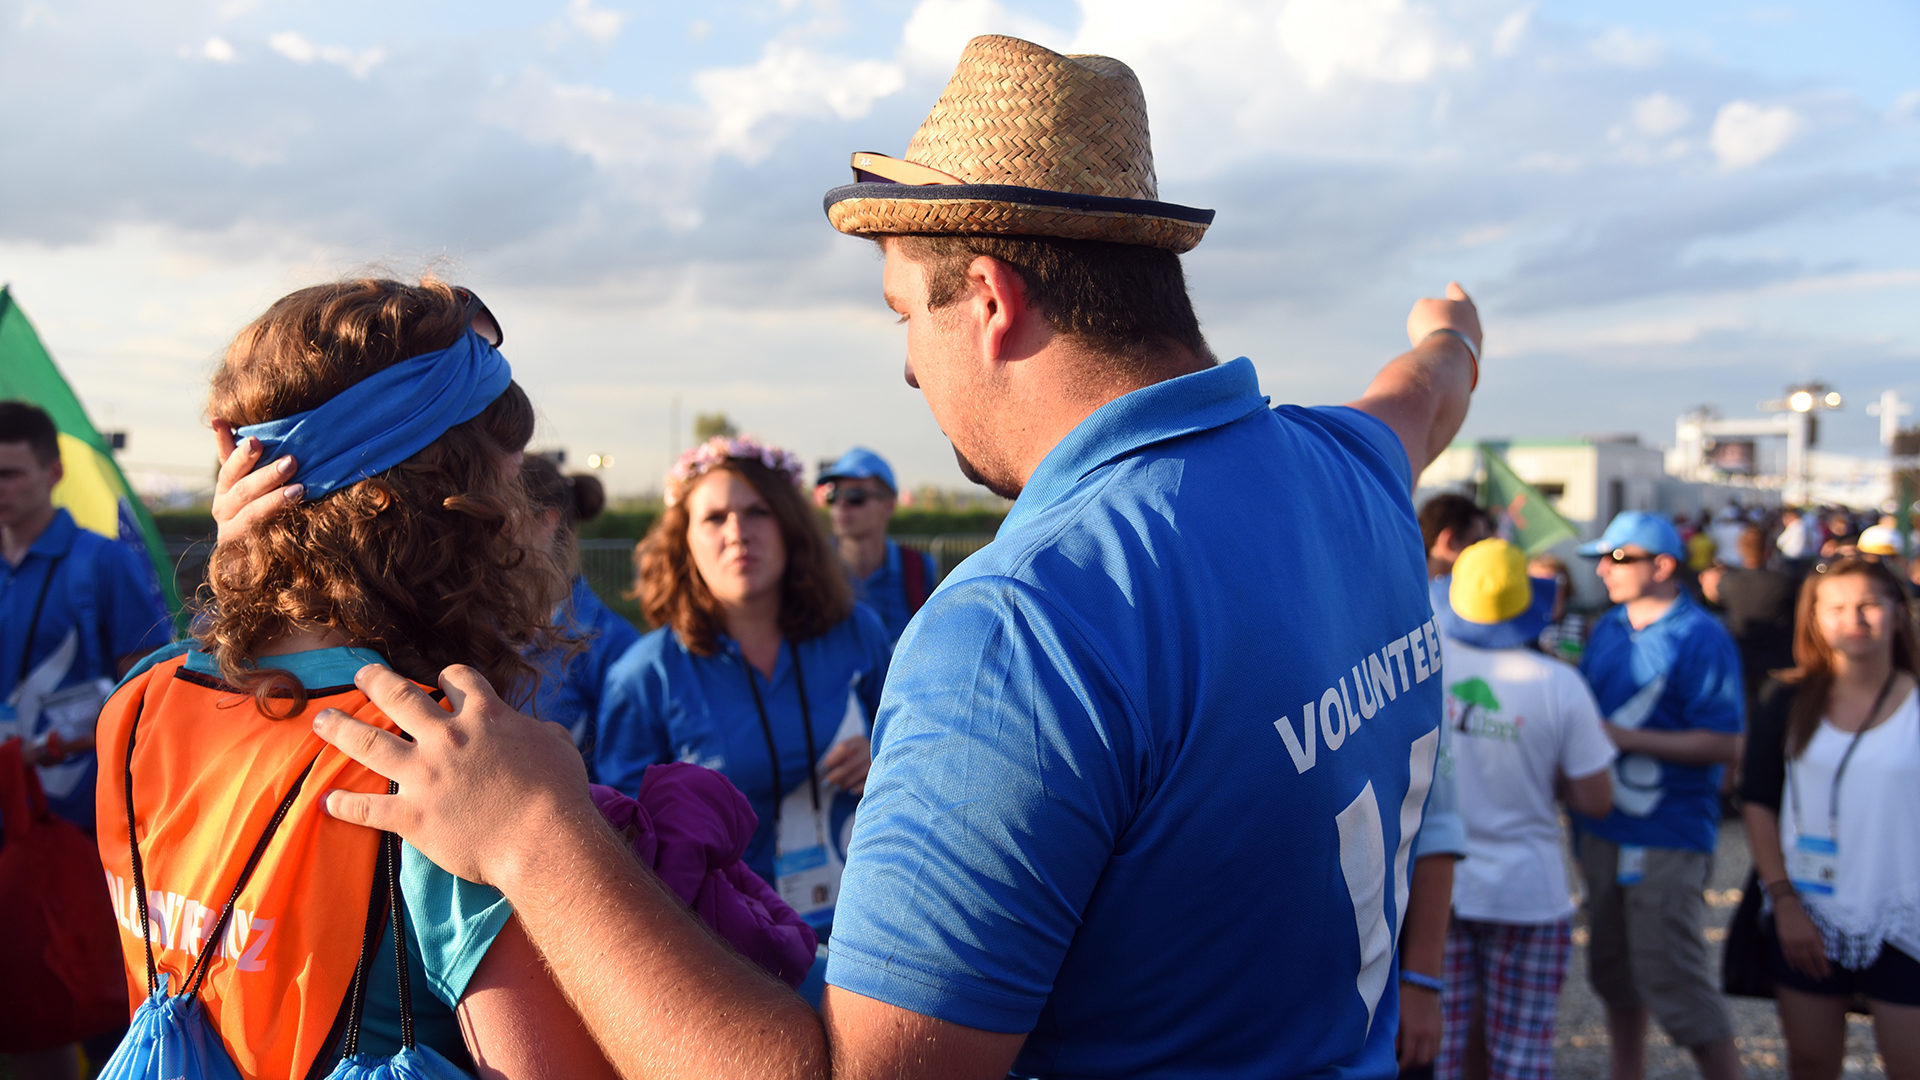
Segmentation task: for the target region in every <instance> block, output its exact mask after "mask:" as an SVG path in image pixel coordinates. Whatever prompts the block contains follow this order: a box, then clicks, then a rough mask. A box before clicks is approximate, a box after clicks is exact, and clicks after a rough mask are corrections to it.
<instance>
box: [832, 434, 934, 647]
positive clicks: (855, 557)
mask: <svg viewBox="0 0 1920 1080" xmlns="http://www.w3.org/2000/svg"><path fill="white" fill-rule="evenodd" d="M818 483H820V484H822V485H824V486H825V487H826V489H827V506H828V507H830V508H831V516H832V519H833V543H834V547H835V548H836V549H838V550H839V552H840V561H841V562H843V563H845V564H846V566H847V577H848V578H849V579H851V580H852V582H853V595H854V599H856V600H858V601H860V602H861V603H863V604H865V605H867V606H868V607H870V608H872V609H873V610H874V611H875V612H876V613H877V614H878V615H879V616H880V621H881V622H882V623H884V624H885V625H886V628H887V638H888V640H889V641H899V640H900V634H901V633H902V632H903V631H905V630H906V628H907V622H908V620H910V619H912V618H913V616H914V613H915V612H917V611H919V610H920V607H921V605H923V604H925V603H926V602H927V597H928V596H930V595H932V594H933V587H934V586H935V585H937V584H939V581H940V579H939V576H938V575H937V574H936V573H935V571H934V568H933V557H932V556H931V555H928V554H927V553H926V552H924V551H915V550H912V549H911V548H903V547H901V546H900V545H899V544H897V543H895V542H894V541H893V540H891V539H889V538H888V536H887V523H888V522H890V521H892V520H893V510H894V506H895V505H896V504H897V502H898V492H899V485H897V484H895V483H894V482H893V468H892V466H890V465H888V464H887V459H885V458H883V457H881V456H880V455H879V454H876V453H874V452H873V451H871V450H868V449H867V448H866V447H864V446H856V447H854V448H853V449H851V450H849V451H847V452H846V453H844V454H842V455H840V460H838V461H836V462H834V463H833V464H831V465H829V466H827V467H826V468H825V469H822V470H821V471H820V479H819V481H818Z"/></svg>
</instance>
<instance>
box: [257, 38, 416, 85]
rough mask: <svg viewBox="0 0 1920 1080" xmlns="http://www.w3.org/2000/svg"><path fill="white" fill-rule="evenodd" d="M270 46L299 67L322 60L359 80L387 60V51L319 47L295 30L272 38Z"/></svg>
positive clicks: (269, 41) (379, 49) (328, 46)
mask: <svg viewBox="0 0 1920 1080" xmlns="http://www.w3.org/2000/svg"><path fill="white" fill-rule="evenodd" d="M267 47H268V48H270V49H272V50H273V51H274V52H277V53H279V54H280V55H281V56H284V57H286V58H287V59H289V60H291V61H293V62H294V63H296V64H311V63H313V62H314V61H315V60H318V61H320V62H322V63H326V64H334V65H337V66H339V67H342V68H345V69H346V71H347V73H348V74H350V75H352V76H353V77H354V78H356V79H364V78H366V77H367V76H368V75H369V74H371V73H372V71H373V69H374V68H376V67H379V66H380V62H381V61H383V60H385V59H386V58H387V51H386V50H385V49H381V48H378V47H375V48H370V49H361V50H360V51H358V52H355V51H353V50H352V49H344V48H341V47H340V46H338V45H315V44H314V43H313V42H311V41H308V40H307V39H306V38H305V37H303V36H301V35H300V34H299V33H296V32H295V31H292V30H282V31H281V32H279V33H277V34H275V35H273V36H272V37H270V38H268V39H267Z"/></svg>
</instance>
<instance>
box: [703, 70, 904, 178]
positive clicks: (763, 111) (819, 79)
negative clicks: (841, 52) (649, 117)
mask: <svg viewBox="0 0 1920 1080" xmlns="http://www.w3.org/2000/svg"><path fill="white" fill-rule="evenodd" d="M905 83H906V76H905V73H904V72H902V70H901V69H900V66H899V65H898V64H893V63H887V62H884V61H879V60H849V59H847V58H845V57H840V56H830V55H827V54H824V53H817V52H814V51H812V50H809V49H804V48H801V47H799V46H796V45H790V44H784V43H780V42H774V43H772V44H770V45H768V46H767V48H766V50H765V51H764V52H763V53H762V54H761V56H760V60H759V62H757V63H755V64H754V65H753V66H752V67H745V68H709V69H708V70H705V71H701V72H697V73H696V74H695V75H694V76H693V87H694V91H695V92H696V93H698V94H699V95H700V99H701V100H702V101H704V102H705V103H706V105H707V108H708V110H709V111H710V112H711V114H712V120H711V127H710V137H711V139H712V145H713V146H714V147H715V148H716V149H718V150H719V151H721V152H723V153H727V154H731V155H733V156H734V157H736V158H739V159H740V160H742V161H745V162H747V163H749V164H752V163H755V162H759V161H761V160H763V159H765V158H766V156H767V155H768V154H769V153H771V152H772V151H773V149H774V145H775V143H776V142H777V138H776V137H775V136H774V135H772V134H771V133H769V132H767V131H765V130H764V127H763V125H765V124H766V123H767V122H768V121H771V120H775V119H783V118H802V117H827V116H832V117H837V118H838V119H841V120H853V119H856V118H858V117H862V116H865V115H866V114H867V112H868V111H869V110H871V109H872V108H873V103H874V102H876V101H878V100H880V99H881V98H883V97H886V96H887V95H889V94H892V93H894V92H895V91H897V90H899V89H900V88H901V87H902V86H903V85H905Z"/></svg>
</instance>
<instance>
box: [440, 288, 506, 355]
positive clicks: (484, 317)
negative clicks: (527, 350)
mask: <svg viewBox="0 0 1920 1080" xmlns="http://www.w3.org/2000/svg"><path fill="white" fill-rule="evenodd" d="M453 295H455V296H457V297H459V298H460V299H461V300H462V301H463V302H465V303H466V305H467V325H468V326H470V327H472V328H473V332H474V333H476V334H479V335H480V336H481V337H482V338H485V339H486V342H487V344H489V345H491V346H493V347H494V348H496V349H497V348H499V347H500V344H501V343H502V342H504V341H506V340H507V335H506V332H505V331H504V330H501V329H500V320H499V319H496V318H494V317H493V312H491V311H488V310H487V305H486V302H485V301H483V300H481V299H480V297H479V296H478V295H477V294H475V293H474V291H473V290H472V289H469V288H466V287H464V286H460V285H455V286H454V287H453Z"/></svg>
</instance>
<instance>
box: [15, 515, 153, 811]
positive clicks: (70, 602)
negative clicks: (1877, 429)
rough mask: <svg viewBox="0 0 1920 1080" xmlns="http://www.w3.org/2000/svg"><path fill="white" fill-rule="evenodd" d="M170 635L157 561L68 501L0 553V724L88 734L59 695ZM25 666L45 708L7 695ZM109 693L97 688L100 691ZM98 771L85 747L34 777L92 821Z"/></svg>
mask: <svg viewBox="0 0 1920 1080" xmlns="http://www.w3.org/2000/svg"><path fill="white" fill-rule="evenodd" d="M36 606H37V607H38V609H39V614H38V617H37V618H36V617H35V608H36ZM172 636H173V624H172V622H171V621H170V620H168V618H167V608H166V604H165V603H164V602H163V601H162V600H161V599H160V594H159V592H158V591H157V590H156V588H155V585H154V579H153V570H152V568H151V567H150V566H149V565H148V564H147V563H146V562H145V561H144V560H143V559H142V558H141V557H140V555H139V554H138V553H136V552H135V551H134V550H133V549H132V548H131V547H129V546H128V545H125V544H121V543H117V542H115V541H113V540H109V539H107V538H106V537H103V536H101V535H99V534H97V533H92V532H88V531H87V530H85V529H82V528H81V527H80V526H78V525H76V524H74V520H73V515H71V514H69V513H67V511H66V510H65V509H64V508H62V509H58V510H55V511H54V514H53V521H52V522H51V523H49V524H48V525H47V527H46V529H45V531H43V532H42V533H41V534H40V537H39V539H37V540H35V541H34V542H33V545H32V546H31V547H29V548H28V549H27V554H26V557H25V558H23V559H21V560H20V565H18V566H10V565H8V564H7V562H6V560H5V559H0V702H7V703H9V704H8V705H6V706H0V716H4V719H5V721H6V723H5V724H4V725H0V727H4V728H5V729H7V730H11V729H12V728H14V727H15V726H17V725H18V724H19V722H20V721H25V726H26V727H27V728H28V730H27V731H26V732H25V734H27V735H34V736H37V735H40V734H42V733H44V732H46V731H48V730H49V729H51V728H53V727H55V726H58V727H59V728H60V729H61V731H62V733H63V734H66V735H68V736H69V737H71V736H72V735H77V734H85V735H89V736H90V735H91V734H92V733H93V718H92V717H84V718H83V717H79V716H70V715H67V713H70V712H71V711H72V710H71V709H63V708H62V707H61V702H62V701H64V700H65V699H67V698H87V696H88V693H89V692H88V691H87V690H86V689H85V687H86V686H87V684H90V683H96V682H99V681H100V680H105V683H106V686H107V688H111V687H112V685H113V683H114V682H115V681H116V680H117V679H118V677H119V671H118V670H117V667H116V664H115V661H116V660H118V659H119V658H120V657H122V656H139V655H143V654H145V653H148V652H151V651H152V650H154V649H157V648H159V647H160V646H162V645H164V644H166V643H167V641H168V639H170V638H171V637H172ZM23 674H24V675H25V677H26V680H27V682H28V683H29V684H31V685H32V686H33V687H34V688H35V695H36V696H42V695H45V696H46V697H47V701H48V705H47V707H45V708H34V707H32V706H30V705H26V703H25V702H24V701H23V702H22V705H23V706H24V707H25V708H26V709H27V711H29V712H31V713H33V715H31V716H20V715H17V714H16V712H15V709H14V708H13V707H12V704H11V703H13V702H14V701H15V700H16V699H15V692H16V691H17V690H19V688H20V682H21V678H22V675H23ZM63 691H64V692H66V693H65V694H63V693H62V692H63ZM105 700H106V695H105V694H104V693H101V694H100V695H99V701H102V702H104V701H105ZM92 712H93V715H94V716H97V715H98V712H97V710H92ZM4 737H5V735H4V733H0V738H4ZM98 771H99V770H98V764H97V762H96V760H95V758H94V754H93V751H91V750H88V751H86V752H84V753H80V754H75V755H74V756H73V757H71V758H70V759H68V760H67V761H65V762H62V763H61V764H59V765H47V766H42V767H41V769H40V784H41V786H42V787H44V788H45V789H46V792H47V802H48V805H49V806H51V807H52V808H53V811H54V812H55V813H57V814H59V815H60V816H61V817H64V818H66V819H67V820H69V821H72V822H74V823H75V824H78V825H81V826H83V827H85V828H89V829H91V828H92V827H93V820H94V811H93V781H94V777H95V776H96V775H97V774H98Z"/></svg>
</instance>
